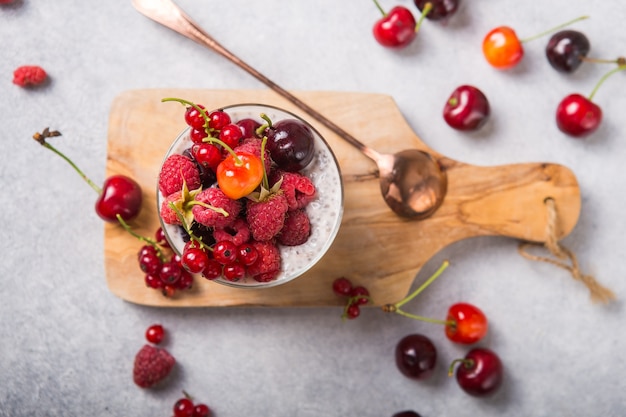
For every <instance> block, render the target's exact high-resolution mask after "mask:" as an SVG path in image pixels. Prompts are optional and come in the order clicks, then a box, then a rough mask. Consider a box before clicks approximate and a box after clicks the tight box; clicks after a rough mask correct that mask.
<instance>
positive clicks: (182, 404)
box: [174, 398, 194, 417]
mask: <svg viewBox="0 0 626 417" xmlns="http://www.w3.org/2000/svg"><path fill="white" fill-rule="evenodd" d="M193 410H194V405H193V401H191V400H190V399H189V398H181V399H180V400H178V401H176V404H174V416H175V417H193Z"/></svg>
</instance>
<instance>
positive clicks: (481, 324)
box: [382, 260, 488, 344]
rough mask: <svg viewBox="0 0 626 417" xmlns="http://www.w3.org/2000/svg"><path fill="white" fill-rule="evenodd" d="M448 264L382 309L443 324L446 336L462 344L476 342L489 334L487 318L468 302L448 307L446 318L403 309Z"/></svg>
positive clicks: (446, 265) (442, 265)
mask: <svg viewBox="0 0 626 417" xmlns="http://www.w3.org/2000/svg"><path fill="white" fill-rule="evenodd" d="M448 265H449V262H448V261H447V260H445V261H444V262H443V263H442V264H441V266H440V267H439V269H437V271H435V273H434V274H433V275H432V276H431V277H430V278H428V279H427V280H426V281H425V282H424V283H423V284H422V285H421V286H420V287H418V288H417V289H416V290H415V291H413V292H412V293H411V294H409V295H408V296H407V297H405V298H403V299H402V300H400V301H398V302H396V303H393V304H386V305H384V306H383V307H382V310H383V311H384V312H385V313H396V314H399V315H401V316H404V317H408V318H411V319H415V320H419V321H423V322H427V323H432V324H439V325H443V326H444V328H445V333H446V337H447V338H448V339H450V340H451V341H452V342H455V343H461V344H472V343H476V342H478V341H479V340H481V339H482V338H483V337H484V336H485V335H486V334H487V330H488V323H487V318H486V316H485V315H484V313H483V312H482V311H481V310H480V309H479V308H478V307H475V306H473V305H471V304H468V303H456V304H453V305H452V306H450V308H449V309H448V314H447V316H446V319H445V320H441V319H435V318H430V317H424V316H420V315H417V314H412V313H408V312H406V311H404V310H402V307H403V306H404V305H405V304H407V303H408V302H410V301H411V300H413V299H415V297H417V296H418V295H419V294H420V293H422V291H424V290H425V289H426V288H427V287H428V286H429V285H430V284H432V283H433V282H434V281H435V280H436V279H437V278H438V277H439V276H441V274H442V273H443V271H444V270H445V269H446V268H447V267H448Z"/></svg>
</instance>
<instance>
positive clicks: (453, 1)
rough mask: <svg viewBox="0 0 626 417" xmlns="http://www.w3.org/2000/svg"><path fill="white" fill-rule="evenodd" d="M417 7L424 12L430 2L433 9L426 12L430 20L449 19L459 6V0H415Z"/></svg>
mask: <svg viewBox="0 0 626 417" xmlns="http://www.w3.org/2000/svg"><path fill="white" fill-rule="evenodd" d="M413 2H414V3H415V7H417V9H418V10H419V11H420V12H423V11H424V9H426V7H428V4H429V3H430V5H431V6H430V7H431V10H430V12H429V13H428V14H426V19H428V20H433V21H437V20H444V21H445V20H447V19H448V18H450V16H452V15H453V14H454V13H456V10H457V9H458V8H459V0H414V1H413Z"/></svg>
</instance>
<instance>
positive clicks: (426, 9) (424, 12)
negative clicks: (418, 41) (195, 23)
mask: <svg viewBox="0 0 626 417" xmlns="http://www.w3.org/2000/svg"><path fill="white" fill-rule="evenodd" d="M432 9H433V4H432V3H431V2H428V3H426V5H424V10H422V14H421V16H420V18H419V20H418V21H417V24H416V25H415V31H416V32H418V31H419V30H420V27H421V26H422V22H423V21H424V19H425V18H426V15H427V14H428V13H430V11H431V10H432Z"/></svg>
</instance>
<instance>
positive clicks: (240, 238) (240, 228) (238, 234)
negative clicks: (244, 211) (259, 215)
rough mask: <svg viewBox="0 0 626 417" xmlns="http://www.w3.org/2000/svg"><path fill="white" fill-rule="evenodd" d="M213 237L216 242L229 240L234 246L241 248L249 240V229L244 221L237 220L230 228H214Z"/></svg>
mask: <svg viewBox="0 0 626 417" xmlns="http://www.w3.org/2000/svg"><path fill="white" fill-rule="evenodd" d="M213 237H214V238H215V240H216V241H217V242H219V241H222V240H229V241H231V242H233V243H234V244H235V246H241V245H243V244H244V243H246V242H247V241H248V240H250V229H249V228H248V223H246V221H245V220H244V219H242V218H239V219H237V220H235V222H234V223H233V224H232V225H231V226H228V227H220V228H216V229H215V230H214V231H213Z"/></svg>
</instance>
